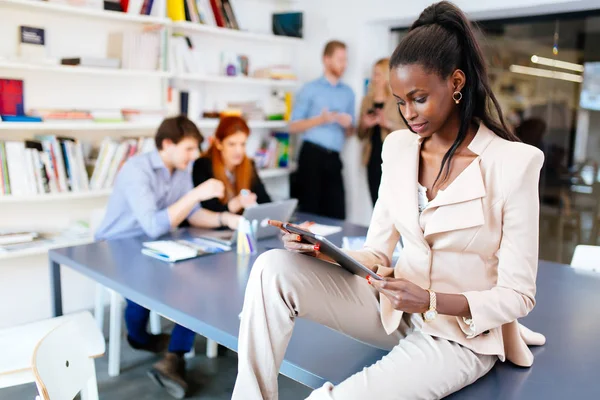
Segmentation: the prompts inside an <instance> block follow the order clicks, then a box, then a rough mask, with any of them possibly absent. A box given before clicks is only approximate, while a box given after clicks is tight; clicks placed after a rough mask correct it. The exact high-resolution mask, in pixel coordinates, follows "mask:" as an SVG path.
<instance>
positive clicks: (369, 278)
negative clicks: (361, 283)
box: [367, 275, 371, 285]
mask: <svg viewBox="0 0 600 400" xmlns="http://www.w3.org/2000/svg"><path fill="white" fill-rule="evenodd" d="M367 283H368V284H369V285H370V284H371V275H367Z"/></svg>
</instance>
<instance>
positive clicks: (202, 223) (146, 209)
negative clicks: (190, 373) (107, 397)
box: [95, 116, 239, 399]
mask: <svg viewBox="0 0 600 400" xmlns="http://www.w3.org/2000/svg"><path fill="white" fill-rule="evenodd" d="M202 139H203V138H202V135H201V134H200V131H199V130H198V128H197V127H196V125H194V123H193V122H192V121H190V120H189V119H187V118H186V117H184V116H178V117H175V118H167V119H165V120H164V121H163V122H162V124H161V125H160V127H159V128H158V131H157V133H156V136H155V143H156V150H153V151H151V152H148V153H145V154H141V155H138V156H135V157H133V158H131V159H129V160H128V161H127V162H126V163H125V164H124V165H123V167H122V168H121V170H120V171H119V173H118V175H117V179H116V180H115V184H114V188H113V192H112V195H111V196H110V200H109V202H108V207H107V210H106V214H105V216H104V220H103V221H102V223H101V224H100V226H99V228H98V230H97V232H96V235H95V236H96V240H107V239H116V238H123V237H131V236H141V235H147V236H149V237H151V238H156V237H158V236H161V235H164V234H166V233H167V232H169V231H170V230H171V229H173V228H176V227H177V226H179V224H180V223H181V222H183V221H184V220H186V219H187V221H188V222H189V223H190V225H192V226H197V227H203V228H217V227H221V226H227V227H229V228H231V229H236V227H237V223H238V220H239V216H237V215H235V214H231V213H228V212H221V213H217V212H213V211H209V210H205V209H202V208H200V206H199V203H200V202H201V201H204V200H208V199H212V198H215V197H216V198H221V197H223V193H224V189H225V187H224V186H223V183H222V182H220V181H218V180H216V179H209V180H207V181H205V182H203V183H202V184H201V185H198V186H196V187H193V185H192V176H191V169H190V163H191V162H192V161H194V159H196V158H197V157H198V152H199V151H198V149H199V146H200V143H201V142H202ZM160 284H161V283H160V282H156V285H160ZM149 315H150V311H149V310H147V309H146V308H144V307H142V306H141V305H139V304H136V303H134V302H132V301H130V300H127V308H126V309H125V324H126V326H127V333H128V334H127V341H128V342H129V344H130V345H131V347H133V348H134V349H139V350H145V351H149V352H152V353H162V352H164V351H168V352H167V353H166V355H165V358H164V359H162V360H161V361H159V362H157V363H156V364H154V366H153V368H152V369H151V370H150V371H149V375H150V377H151V378H152V379H153V380H154V381H155V382H156V383H158V384H159V385H160V386H161V387H164V388H165V389H166V390H167V391H168V392H169V394H171V395H172V396H173V397H175V398H178V399H182V398H184V397H185V395H186V393H187V390H188V384H187V382H186V379H185V360H184V358H183V355H184V354H185V353H187V352H189V351H190V350H191V349H192V346H193V344H194V336H195V333H194V332H193V331H190V330H189V329H187V328H184V327H183V326H180V325H175V327H174V328H173V332H172V334H171V335H170V336H169V335H151V334H150V333H148V331H147V330H146V327H147V325H148V318H149Z"/></svg>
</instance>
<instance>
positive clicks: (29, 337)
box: [0, 311, 106, 400]
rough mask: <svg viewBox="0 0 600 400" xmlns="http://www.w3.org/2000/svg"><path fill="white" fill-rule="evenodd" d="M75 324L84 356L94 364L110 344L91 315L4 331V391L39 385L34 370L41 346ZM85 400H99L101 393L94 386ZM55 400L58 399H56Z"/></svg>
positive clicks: (0, 335)
mask: <svg viewBox="0 0 600 400" xmlns="http://www.w3.org/2000/svg"><path fill="white" fill-rule="evenodd" d="M67 322H69V323H71V322H72V323H73V326H76V329H77V335H73V336H77V337H78V338H77V340H78V341H80V342H81V343H82V346H83V348H84V355H85V356H86V357H87V358H88V359H89V360H90V361H91V362H92V364H93V359H94V358H97V357H101V356H102V355H103V354H104V352H105V350H106V344H105V342H104V337H103V336H102V332H100V330H99V329H98V327H97V326H96V323H95V321H94V318H93V317H92V314H91V313H90V312H88V311H85V312H80V313H75V314H69V315H64V316H62V317H56V318H50V319H45V320H41V321H36V322H32V323H28V324H24V325H20V326H15V327H12V328H6V329H1V330H0V355H1V356H0V388H5V387H11V386H17V385H22V384H24V383H30V382H35V376H34V370H33V366H32V360H33V355H34V352H35V349H36V346H37V344H38V343H39V342H40V341H41V340H42V339H43V338H44V337H45V336H46V335H47V334H48V333H49V332H51V331H52V330H54V329H55V328H57V327H58V326H61V325H62V324H65V323H67ZM84 395H85V396H87V397H83V398H82V400H86V399H87V400H96V399H98V389H97V388H96V383H95V374H94V381H93V382H90V383H89V385H88V389H87V390H86V392H85V393H84ZM53 400H54V399H53Z"/></svg>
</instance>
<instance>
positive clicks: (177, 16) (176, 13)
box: [167, 0, 240, 29]
mask: <svg viewBox="0 0 600 400" xmlns="http://www.w3.org/2000/svg"><path fill="white" fill-rule="evenodd" d="M167 15H168V16H169V18H171V19H172V20H173V21H189V22H196V23H201V24H206V25H211V26H218V27H221V28H230V29H240V25H239V24H238V20H237V17H236V16H235V13H234V12H233V6H232V5H231V2H230V1H229V0H167Z"/></svg>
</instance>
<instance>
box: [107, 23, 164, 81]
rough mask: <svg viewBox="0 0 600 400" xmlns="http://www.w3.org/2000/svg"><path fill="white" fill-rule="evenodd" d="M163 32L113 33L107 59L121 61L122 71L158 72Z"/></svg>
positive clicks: (109, 38)
mask: <svg viewBox="0 0 600 400" xmlns="http://www.w3.org/2000/svg"><path fill="white" fill-rule="evenodd" d="M162 34H163V33H161V30H148V31H143V32H132V31H127V32H112V33H110V34H109V35H108V45H107V57H108V58H115V59H118V60H120V62H121V68H122V69H138V70H151V71H157V70H159V69H160V66H161V64H160V61H161V56H162V55H161V39H162V38H161V35H162Z"/></svg>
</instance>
